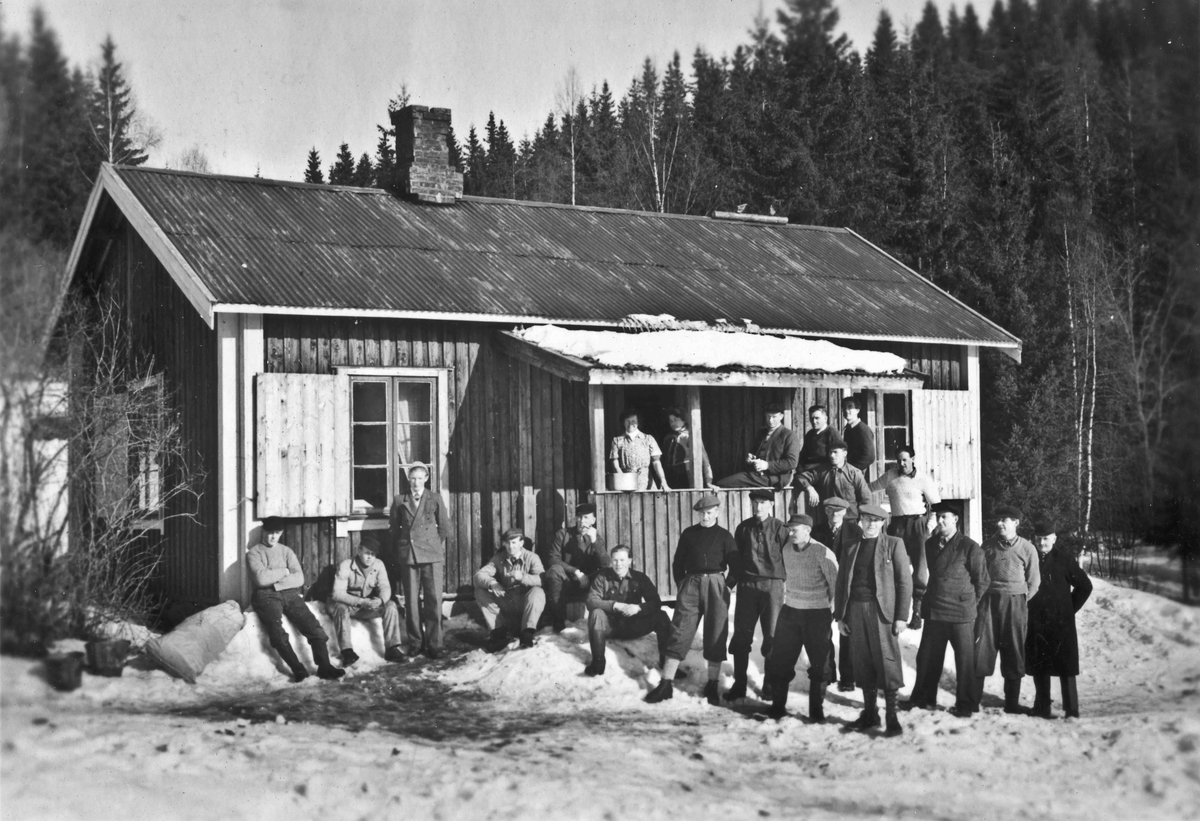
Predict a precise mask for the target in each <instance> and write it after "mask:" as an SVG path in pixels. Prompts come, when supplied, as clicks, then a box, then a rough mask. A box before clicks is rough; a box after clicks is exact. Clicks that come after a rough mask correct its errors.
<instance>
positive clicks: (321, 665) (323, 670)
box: [308, 639, 346, 681]
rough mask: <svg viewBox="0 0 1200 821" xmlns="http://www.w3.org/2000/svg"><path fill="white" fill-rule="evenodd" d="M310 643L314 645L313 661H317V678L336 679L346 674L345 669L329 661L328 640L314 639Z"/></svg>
mask: <svg viewBox="0 0 1200 821" xmlns="http://www.w3.org/2000/svg"><path fill="white" fill-rule="evenodd" d="M308 643H309V645H310V646H311V647H312V654H313V661H315V662H316V663H317V678H323V679H325V680H327V681H335V680H337V679H339V678H341V677H342V676H344V675H346V671H345V670H342V669H341V668H339V667H334V666H333V664H332V663H331V662H330V661H329V645H328V643H327V642H325V641H318V640H317V639H312V640H310V641H309V642H308Z"/></svg>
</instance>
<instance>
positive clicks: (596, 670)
mask: <svg viewBox="0 0 1200 821" xmlns="http://www.w3.org/2000/svg"><path fill="white" fill-rule="evenodd" d="M606 664H607V662H606V661H605V660H604V659H602V658H601V659H594V660H593V661H592V663H591V664H589V665H588V666H587V667H584V668H583V674H584V675H585V676H602V675H604V668H605V665H606Z"/></svg>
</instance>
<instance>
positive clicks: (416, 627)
mask: <svg viewBox="0 0 1200 821" xmlns="http://www.w3.org/2000/svg"><path fill="white" fill-rule="evenodd" d="M445 578H446V565H445V564H443V563H442V562H430V563H421V564H402V565H400V583H401V585H402V586H403V587H404V624H405V628H406V629H407V631H408V652H409V654H410V655H416V654H417V653H419V652H421V651H422V650H440V649H442V588H443V587H444V586H445ZM418 595H420V606H418V602H417V596H418Z"/></svg>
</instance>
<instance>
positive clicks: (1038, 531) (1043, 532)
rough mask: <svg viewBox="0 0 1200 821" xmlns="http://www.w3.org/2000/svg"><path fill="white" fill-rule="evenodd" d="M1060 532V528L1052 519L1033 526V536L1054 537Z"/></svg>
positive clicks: (1043, 520)
mask: <svg viewBox="0 0 1200 821" xmlns="http://www.w3.org/2000/svg"><path fill="white" fill-rule="evenodd" d="M1057 532H1058V528H1057V527H1056V526H1055V524H1054V522H1053V521H1051V520H1050V519H1042V520H1040V521H1039V522H1038V523H1037V524H1035V525H1034V526H1033V535H1035V536H1053V535H1054V534H1055V533H1057Z"/></svg>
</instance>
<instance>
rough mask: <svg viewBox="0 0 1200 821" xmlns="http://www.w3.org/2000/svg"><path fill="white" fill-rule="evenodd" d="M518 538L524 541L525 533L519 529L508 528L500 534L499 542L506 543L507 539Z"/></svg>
mask: <svg viewBox="0 0 1200 821" xmlns="http://www.w3.org/2000/svg"><path fill="white" fill-rule="evenodd" d="M518 536H520V537H521V538H522V539H524V538H525V531H524V530H522V529H521V528H519V527H510V528H509V529H508V530H506V531H504V532H503V533H501V534H500V541H502V542H507V541H508V540H509V539H515V538H517V537H518Z"/></svg>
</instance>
